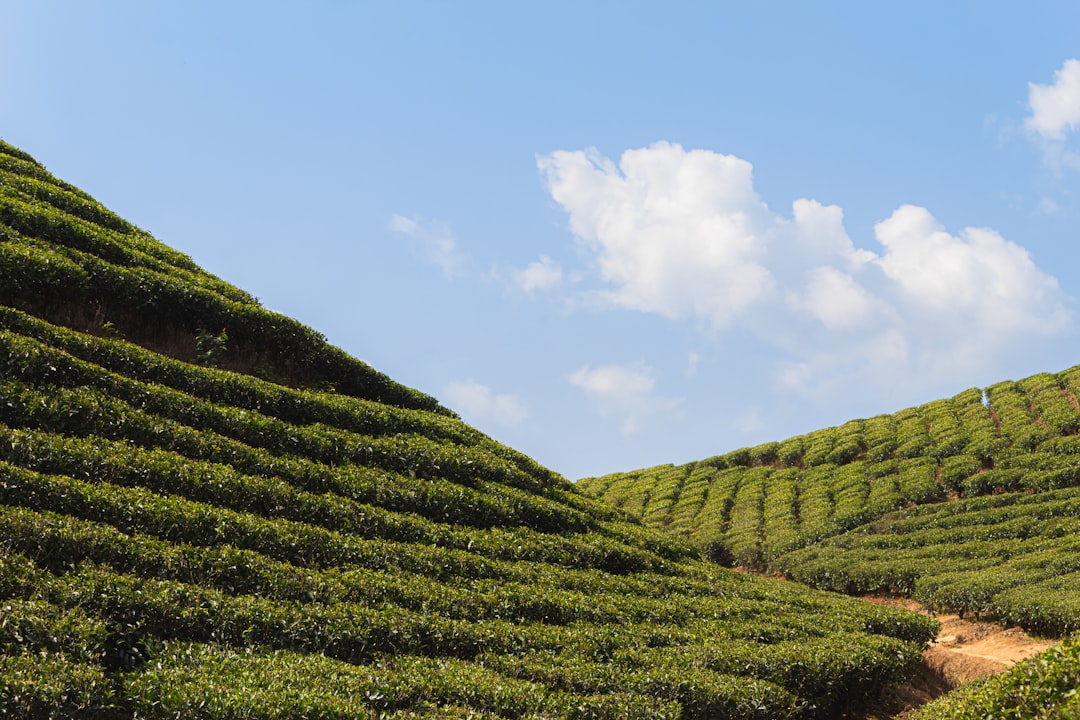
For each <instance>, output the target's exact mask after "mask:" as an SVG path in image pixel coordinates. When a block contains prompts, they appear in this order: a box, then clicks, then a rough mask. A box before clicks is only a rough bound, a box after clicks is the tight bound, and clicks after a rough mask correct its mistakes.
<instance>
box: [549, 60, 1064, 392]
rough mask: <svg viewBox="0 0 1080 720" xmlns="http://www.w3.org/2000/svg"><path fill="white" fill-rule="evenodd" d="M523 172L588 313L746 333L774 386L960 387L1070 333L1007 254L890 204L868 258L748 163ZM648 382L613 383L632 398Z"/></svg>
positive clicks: (1051, 287)
mask: <svg viewBox="0 0 1080 720" xmlns="http://www.w3.org/2000/svg"><path fill="white" fill-rule="evenodd" d="M1078 67H1080V65H1078ZM1065 124H1066V125H1067V124H1068V123H1065ZM1070 127H1071V126H1070ZM538 168H539V170H540V172H541V174H542V176H543V178H544V180H545V182H546V184H547V188H548V190H549V192H550V193H551V196H552V198H554V200H555V201H556V202H557V203H559V205H561V206H562V207H563V208H564V210H565V211H566V213H567V216H568V219H569V226H570V230H571V231H572V233H573V234H574V235H575V236H576V238H577V239H578V241H579V243H580V244H581V245H582V247H583V248H584V249H585V251H586V253H587V254H588V255H589V256H591V258H592V259H593V260H594V262H595V265H594V267H595V268H596V273H595V275H594V277H593V278H592V282H593V289H592V291H591V292H592V295H591V297H592V298H593V300H594V301H599V303H600V304H601V306H603V307H607V308H611V309H615V308H621V309H629V310H636V311H640V312H646V313H652V314H658V315H661V316H664V317H668V318H672V319H688V320H692V321H697V322H699V323H701V324H702V327H703V328H706V329H711V330H712V331H721V332H722V331H725V330H727V329H729V328H737V329H741V330H748V331H750V332H752V333H754V334H756V335H757V336H758V337H759V338H761V339H763V340H764V341H766V342H767V343H769V344H771V345H773V346H774V347H775V348H776V349H777V350H779V351H781V352H782V353H783V354H784V355H785V356H786V358H787V359H786V360H785V361H784V364H783V365H782V366H779V365H778V366H777V375H776V377H777V378H778V379H779V382H780V384H781V385H783V386H784V387H788V388H791V389H800V390H803V391H808V392H809V391H813V390H814V389H815V388H817V389H821V388H823V387H826V386H827V385H829V384H830V383H838V382H843V381H844V380H850V379H852V378H853V377H859V378H861V379H862V380H869V381H873V382H877V383H878V384H879V385H881V386H886V385H889V386H891V385H895V384H903V383H908V384H915V385H918V384H925V383H927V382H941V381H946V380H947V381H952V380H959V379H962V378H964V377H966V375H967V373H969V371H970V370H971V369H972V367H973V366H978V365H979V364H980V363H985V362H987V359H988V358H991V357H993V356H994V353H995V351H996V350H999V349H1001V348H1006V347H1010V346H1015V345H1016V343H1018V342H1023V341H1024V339H1030V338H1036V337H1046V336H1053V335H1056V334H1060V333H1062V332H1064V331H1066V330H1067V329H1068V327H1069V325H1070V322H1071V319H1070V314H1069V310H1068V302H1069V299H1068V298H1066V297H1065V295H1064V294H1063V293H1062V291H1061V289H1060V287H1059V286H1058V283H1057V281H1056V279H1055V278H1054V277H1053V276H1051V275H1050V274H1048V273H1046V272H1045V271H1043V270H1040V269H1039V268H1038V267H1037V266H1036V265H1035V263H1034V261H1033V260H1032V258H1031V256H1030V254H1029V253H1028V252H1027V251H1026V250H1025V249H1024V248H1023V247H1022V246H1020V245H1019V244H1017V243H1015V242H1012V241H1010V240H1007V239H1005V238H1004V237H1002V236H1001V235H1000V234H998V233H996V232H995V231H993V230H990V229H987V228H963V229H961V230H960V231H958V232H955V233H953V232H949V231H948V230H946V229H945V228H944V227H943V226H942V225H941V223H939V222H938V221H937V220H936V219H935V218H934V217H933V215H932V214H931V213H930V212H929V211H928V210H926V209H925V208H921V207H916V206H912V205H904V206H901V207H899V208H898V209H897V210H896V211H895V212H894V213H893V214H892V215H891V216H890V217H888V218H886V219H885V220H883V221H882V222H880V223H879V224H878V225H877V226H876V227H875V233H874V241H876V242H875V248H876V249H875V250H870V249H866V248H859V247H857V246H856V245H855V243H854V242H853V241H852V240H851V238H850V237H849V236H848V234H847V231H846V230H845V228H844V222H843V211H842V210H841V209H840V208H839V207H837V206H835V205H823V204H821V203H819V202H817V201H814V200H810V199H800V200H796V201H795V202H794V203H793V205H792V208H791V214H790V215H789V216H784V215H781V214H779V213H776V212H774V211H772V210H771V209H770V208H768V207H767V206H766V205H765V203H764V202H763V201H762V200H761V198H760V197H759V196H758V195H757V193H756V191H755V189H754V183H753V172H752V170H753V169H752V166H751V165H750V163H748V162H746V161H745V160H742V159H740V158H737V157H734V156H732V155H722V154H719V153H714V152H711V151H708V150H690V151H687V150H684V149H683V148H682V147H681V146H679V145H677V144H671V143H666V142H660V143H656V144H654V145H652V146H649V147H646V148H640V149H636V150H628V151H626V152H625V153H623V155H622V156H621V158H620V159H619V162H618V164H616V163H615V162H613V161H611V160H609V159H607V158H604V157H602V156H600V155H599V154H598V153H597V152H596V151H594V150H588V151H558V152H554V153H551V154H549V155H546V156H543V157H540V158H538ZM601 369H602V368H597V369H596V370H590V369H588V368H583V369H582V370H579V371H578V373H576V374H575V384H578V385H579V386H581V387H583V388H586V389H587V390H589V389H590V388H591V391H592V392H593V393H594V394H596V395H598V396H599V395H600V391H599V390H598V389H596V386H597V385H599V384H601V381H602V380H603V379H604V377H605V375H604V374H603V373H599V371H600V370H601ZM638 375H640V373H638ZM647 377H648V376H647V375H646V376H644V377H637V380H636V384H635V383H634V382H629V381H631V380H634V378H633V377H628V378H626V380H627V384H626V387H627V388H635V387H636V388H638V391H637V392H638V394H639V395H643V394H644V390H643V389H642V387H643V383H644V382H645V379H647ZM627 392H629V391H627Z"/></svg>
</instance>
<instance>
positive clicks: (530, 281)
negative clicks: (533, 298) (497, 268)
mask: <svg viewBox="0 0 1080 720" xmlns="http://www.w3.org/2000/svg"><path fill="white" fill-rule="evenodd" d="M513 278H514V284H515V285H517V287H518V288H520V289H521V290H522V291H523V292H525V293H526V294H528V295H532V294H533V293H534V292H536V291H537V290H548V289H550V288H554V287H558V286H559V285H560V284H561V283H562V281H563V271H562V266H561V265H559V263H557V262H555V261H554V260H552V259H551V258H549V257H548V256H546V255H541V256H540V259H539V260H535V261H533V262H531V263H529V264H528V265H527V266H526V267H525V269H523V270H514V271H513Z"/></svg>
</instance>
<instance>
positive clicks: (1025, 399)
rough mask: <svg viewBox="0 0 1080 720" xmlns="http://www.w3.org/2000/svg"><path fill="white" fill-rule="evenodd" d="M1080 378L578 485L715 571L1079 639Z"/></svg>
mask: <svg viewBox="0 0 1080 720" xmlns="http://www.w3.org/2000/svg"><path fill="white" fill-rule="evenodd" d="M1077 393H1080V367H1075V368H1072V369H1069V370H1066V371H1064V372H1061V373H1057V374H1040V375H1036V376H1033V377H1030V378H1026V379H1024V380H1020V381H1019V382H1011V381H1010V382H1001V383H998V384H995V385H993V386H991V387H989V388H987V389H986V390H985V391H980V390H977V389H971V390H967V391H965V392H962V393H960V394H959V395H957V396H955V397H953V398H951V399H946V400H938V401H935V402H931V403H927V404H925V405H922V406H919V407H915V408H910V409H907V410H903V411H901V412H898V413H895V414H893V415H883V416H879V417H875V418H871V419H869V420H856V421H853V422H849V423H846V424H844V425H842V426H840V427H837V428H829V429H825V430H820V431H817V432H813V433H810V434H807V435H804V436H800V437H794V438H790V439H788V440H785V441H783V442H774V443H768V444H765V445H761V446H758V447H755V448H749V449H744V450H738V451H735V452H732V453H729V454H727V455H722V456H719V457H714V458H710V459H708V460H704V461H701V462H696V463H689V464H687V465H683V466H679V467H674V466H670V465H669V466H662V467H657V468H651V469H648V470H640V471H635V472H631V473H624V474H616V475H609V476H605V477H602V478H590V479H586V480H583V481H581V483H580V486H581V487H582V488H583V489H585V490H586V491H588V492H590V493H592V494H595V495H597V496H599V497H602V498H604V499H607V500H609V501H611V502H612V503H613V504H615V505H617V506H619V507H621V508H622V509H624V510H626V511H628V512H630V513H631V514H633V515H635V516H637V517H642V518H643V519H644V520H645V522H646V523H647V524H649V525H652V526H654V527H657V528H663V529H665V530H667V531H668V532H669V533H671V534H672V535H673V536H678V537H683V538H686V539H689V540H690V541H691V542H693V543H694V544H696V545H698V546H699V547H702V548H703V549H705V550H706V551H707V552H708V553H709V554H710V555H711V556H712V557H713V558H715V559H717V560H719V561H721V562H722V563H724V564H728V565H733V564H738V565H743V566H747V567H751V568H757V569H761V570H771V571H779V572H782V573H784V574H786V575H788V576H789V577H791V578H793V579H796V580H799V581H802V582H805V583H807V584H810V585H813V586H817V587H822V588H828V589H833V590H838V591H841V592H846V593H875V592H888V593H898V594H902V595H907V596H910V597H913V598H914V599H916V600H919V601H920V602H923V603H924V604H926V605H927V606H929V607H931V608H939V609H942V610H953V611H957V612H960V613H961V614H963V613H965V612H970V613H974V614H976V615H980V616H989V617H992V618H997V619H1000V620H1002V621H1005V622H1009V623H1014V624H1018V625H1022V626H1023V627H1025V628H1027V629H1030V630H1034V631H1037V632H1044V633H1051V634H1056V635H1060V634H1064V633H1068V632H1071V631H1073V630H1077V629H1080V593H1077V592H1076V591H1075V589H1074V588H1076V587H1080V542H1078V541H1077V537H1078V536H1077V530H1078V529H1080V454H1078V451H1080V435H1077V428H1078V427H1080V406H1078V403H1077Z"/></svg>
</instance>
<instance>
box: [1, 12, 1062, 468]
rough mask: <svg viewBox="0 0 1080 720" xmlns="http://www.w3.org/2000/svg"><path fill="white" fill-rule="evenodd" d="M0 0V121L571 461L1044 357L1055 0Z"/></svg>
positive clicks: (842, 415)
mask: <svg viewBox="0 0 1080 720" xmlns="http://www.w3.org/2000/svg"><path fill="white" fill-rule="evenodd" d="M849 5H853V4H849V3H838V2H837V3H803V2H771V3H770V2H763V3H753V4H751V3H738V4H736V3H705V2H701V3H689V2H669V3H663V4H661V3H650V4H646V3H634V2H594V3H581V2H573V3H570V2H544V3H514V2H502V3H495V2H460V3H445V2H424V3H421V2H349V1H347V0H337V1H331V0H311V1H310V2H303V3H298V2H293V3H285V2H266V1H261V2H243V1H239V0H238V1H235V2H213V3H211V2H199V1H189V2H184V3H157V2H145V0H138V1H131V2H118V1H113V0H103V1H102V2H95V3H85V2H81V1H78V2H76V1H70V2H57V1H53V0H35V1H33V2H31V1H29V0H8V2H5V3H3V7H2V11H0V12H2V17H3V26H4V33H3V34H4V40H3V42H2V43H0V137H2V138H3V139H4V140H6V141H8V142H10V143H13V144H15V145H17V146H19V147H21V148H22V149H24V150H26V151H27V152H29V153H31V154H33V155H34V156H35V157H37V158H38V159H39V160H40V161H42V162H43V163H44V164H45V165H46V166H47V167H48V168H49V169H50V170H51V171H52V172H54V173H56V174H57V175H59V176H61V177H63V178H64V179H66V180H68V181H70V182H72V183H74V184H76V185H78V186H80V187H82V188H83V189H84V190H86V191H87V192H89V193H90V194H92V195H94V196H95V197H96V198H98V199H99V200H101V201H102V202H104V203H105V204H106V205H108V206H109V207H111V208H112V209H114V210H115V211H117V212H119V213H120V214H121V215H123V216H124V217H126V218H128V219H129V220H131V221H133V222H135V223H136V224H138V225H139V226H141V227H143V228H144V229H146V230H148V231H150V232H151V233H153V234H154V235H155V236H156V237H157V238H159V239H160V240H162V241H163V242H165V243H167V244H169V245H171V246H173V247H175V248H177V249H179V250H182V251H184V252H186V253H188V254H189V255H191V256H192V257H193V258H194V259H195V260H196V261H197V262H199V263H200V264H201V265H202V266H203V267H205V268H206V269H208V270H210V271H211V272H214V273H215V274H217V275H219V276H221V277H223V278H225V279H227V280H229V281H231V282H233V283H235V284H237V285H239V286H241V287H243V288H245V289H247V290H249V291H251V292H252V293H254V294H255V295H257V296H258V297H259V298H260V299H261V300H262V302H263V303H264V304H265V305H266V306H267V307H270V308H272V309H274V310H278V311H281V312H284V313H286V314H288V315H291V316H293V317H296V318H298V319H300V320H301V321H303V322H305V323H307V324H308V325H311V326H312V327H314V328H316V329H317V330H320V331H322V332H323V333H325V334H326V335H327V336H328V338H329V339H330V341H331V342H333V343H334V344H336V345H339V346H341V347H343V348H344V349H346V350H347V351H348V352H350V353H352V354H353V355H356V356H357V357H360V358H362V359H364V360H366V361H368V362H369V363H371V364H372V365H374V366H375V367H376V368H378V369H380V370H381V371H383V372H385V373H387V374H389V375H390V376H391V377H393V378H395V379H396V380H398V381H400V382H403V383H406V384H408V385H410V386H412V387H416V388H418V389H420V390H423V391H425V392H427V393H430V394H432V395H435V396H436V397H438V398H439V399H440V400H442V401H443V402H444V403H445V404H447V405H449V406H450V407H452V408H454V409H455V410H457V411H458V412H459V413H460V414H461V415H462V416H463V417H464V418H465V419H466V420H467V421H468V422H470V423H471V424H473V425H475V426H477V427H479V428H480V429H482V430H484V431H485V432H487V433H489V434H491V435H492V436H494V437H495V438H497V439H499V440H501V441H503V442H505V443H507V444H510V445H512V446H514V447H516V448H518V449H520V450H522V451H524V452H526V453H528V454H529V455H531V456H533V457H534V458H536V459H537V460H539V461H540V462H542V463H544V464H546V465H548V466H549V467H552V468H553V469H555V470H557V471H559V472H561V473H563V474H565V475H566V476H568V477H570V478H572V479H574V478H578V477H582V476H586V475H594V474H601V473H605V472H612V471H616V470H628V469H632V468H637V467H643V466H648V465H656V464H660V463H665V462H675V463H679V462H686V461H689V460H693V459H699V458H703V457H707V456H710V455H715V454H719V453H722V452H726V451H728V450H732V449H736V448H739V447H743V446H747V445H753V444H757V443H760V442H764V441H766V440H774V439H783V438H785V437H789V436H791V435H795V434H800V433H803V432H808V431H811V430H814V429H817V428H819V427H824V426H828V425H835V424H839V423H841V422H844V421H846V420H849V419H852V418H856V417H869V416H872V415H876V414H880V413H886V412H894V411H896V410H899V409H901V408H903V407H908V406H910V405H914V404H918V403H921V402H925V401H928V400H932V399H935V398H938V397H944V396H950V395H953V394H955V393H957V392H959V391H961V390H964V389H966V388H968V387H972V386H980V387H981V386H985V385H988V384H991V383H994V382H997V381H999V380H1004V379H1010V378H1014V379H1015V378H1021V377H1025V376H1027V375H1031V374H1034V373H1036V372H1042V371H1058V370H1062V369H1065V368H1067V367H1070V366H1072V365H1075V364H1077V363H1080V345H1078V342H1077V339H1078V338H1077V323H1078V317H1077V301H1076V298H1077V297H1080V281H1078V279H1077V278H1076V273H1075V272H1073V268H1074V267H1076V264H1077V252H1078V250H1077V240H1078V238H1077V227H1078V219H1080V198H1078V197H1077V192H1078V190H1080V140H1078V139H1077V137H1076V134H1077V131H1078V129H1080V62H1078V61H1077V60H1076V59H1077V58H1080V42H1078V41H1077V35H1076V28H1077V27H1080V8H1078V7H1077V6H1076V5H1075V4H1074V3H1066V2H1040V3H1034V4H1028V5H1027V6H1021V5H1019V4H1005V3H1001V4H995V3H975V2H971V3H949V4H942V3H939V2H933V3H930V2H908V3H902V4H890V5H889V6H887V7H886V6H885V5H884V4H881V3H864V4H861V5H859V6H854V7H849Z"/></svg>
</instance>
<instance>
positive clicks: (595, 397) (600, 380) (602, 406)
mask: <svg viewBox="0 0 1080 720" xmlns="http://www.w3.org/2000/svg"><path fill="white" fill-rule="evenodd" d="M569 380H570V383H571V384H572V385H574V386H576V387H578V388H580V389H581V390H582V391H584V393H585V395H586V397H588V398H589V400H591V401H592V402H593V404H594V405H595V407H596V409H597V411H598V412H599V413H600V414H601V415H605V416H608V415H615V416H618V417H619V418H620V419H621V421H622V422H621V425H620V430H621V432H622V433H623V434H624V435H631V434H633V433H635V432H637V431H638V430H639V429H640V428H641V426H642V424H643V423H644V422H645V421H646V420H647V419H649V418H650V417H656V416H659V417H669V416H670V415H671V414H672V412H674V411H675V410H676V409H677V408H678V405H679V401H678V400H676V399H674V398H668V397H663V396H661V395H659V394H657V393H656V378H655V373H654V371H653V369H652V368H651V367H649V366H648V365H645V364H643V363H636V364H632V365H601V366H599V367H595V368H594V367H590V366H589V365H583V366H581V367H580V368H578V369H577V370H576V371H574V372H573V373H571V374H570V376H569Z"/></svg>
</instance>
